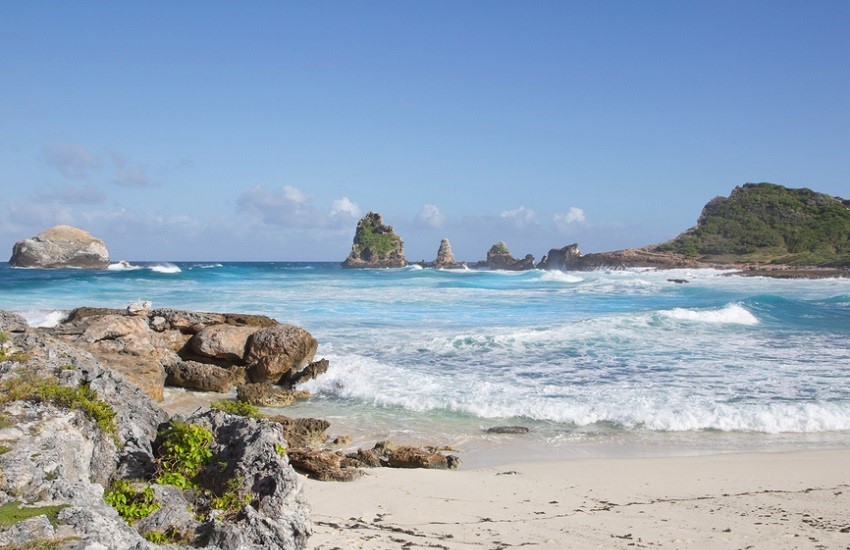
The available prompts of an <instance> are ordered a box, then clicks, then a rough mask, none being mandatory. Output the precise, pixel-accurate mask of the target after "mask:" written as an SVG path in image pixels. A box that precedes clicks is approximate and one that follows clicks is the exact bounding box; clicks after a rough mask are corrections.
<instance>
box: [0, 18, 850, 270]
mask: <svg viewBox="0 0 850 550" xmlns="http://www.w3.org/2000/svg"><path fill="white" fill-rule="evenodd" d="M0 44H2V47H0V250H2V249H5V250H7V251H8V253H9V254H11V249H12V245H13V244H14V242H15V241H17V240H20V239H22V238H25V237H29V236H32V235H35V234H36V233H38V232H40V231H41V230H43V229H45V228H47V227H49V226H51V225H54V224H58V223H70V224H73V225H77V226H79V227H82V228H84V229H86V230H88V231H90V232H91V233H93V234H94V235H96V236H98V237H100V238H102V239H104V240H105V241H106V243H107V246H108V247H109V249H110V252H111V255H112V257H113V259H115V260H118V259H130V260H181V259H182V260H342V259H343V258H344V257H345V256H346V254H347V253H348V250H349V249H350V246H351V238H352V236H353V232H354V226H355V224H356V220H357V218H358V217H359V216H361V215H363V214H365V213H366V212H368V211H369V210H375V211H380V212H382V213H383V216H384V220H385V222H386V223H389V224H391V225H393V226H394V227H395V228H396V230H397V231H398V232H399V233H400V234H401V235H402V237H403V238H404V240H405V245H406V250H407V255H408V259H411V260H419V259H423V258H424V259H433V257H434V256H435V255H436V251H437V247H438V244H439V241H440V238H442V237H448V238H449V239H450V240H451V241H452V244H453V247H454V249H455V252H456V254H457V256H458V257H459V258H462V259H467V260H477V259H481V258H483V257H484V256H485V254H486V251H487V249H488V248H489V247H490V245H492V244H493V243H495V242H497V241H500V240H502V241H505V242H506V243H507V244H508V246H509V247H510V249H511V250H512V252H513V253H514V255H516V256H523V255H525V254H526V253H532V254H534V255H535V256H536V257H538V258H539V257H540V256H541V255H542V254H543V253H545V252H546V251H547V250H548V249H549V248H552V247H559V246H563V245H566V244H569V243H572V242H576V241H577V242H578V243H579V245H580V247H581V248H582V250H584V251H601V250H610V249H617V248H624V247H631V246H639V245H644V244H650V243H655V242H661V241H664V240H667V239H669V238H671V237H674V236H675V235H676V234H678V233H679V232H680V231H682V230H684V229H686V228H687V227H689V226H691V225H693V224H694V222H695V221H696V219H697V217H698V215H699V213H700V210H701V208H702V206H703V204H704V203H705V202H707V201H708V200H709V199H711V198H712V197H714V196H716V195H728V194H729V192H730V191H731V190H732V188H734V187H735V186H736V185H740V184H743V183H745V182H751V181H772V182H775V183H781V184H784V185H788V186H790V187H810V188H812V189H815V190H818V191H822V192H826V193H830V194H835V195H842V196H844V197H848V196H850V93H848V90H850V2H846V1H834V2H818V1H815V2H781V1H771V2H755V1H746V2H740V1H734V2H733V1H713V2H680V1H675V2H674V1H670V2H658V1H647V2H631V1H616V2H605V1H600V2H596V1H594V2H567V1H560V2H543V1H539V2H519V1H517V2H498V1H494V2H442V1H440V2H438V1H426V2H303V3H283V2H240V3H237V2H207V1H204V2H3V3H0Z"/></svg>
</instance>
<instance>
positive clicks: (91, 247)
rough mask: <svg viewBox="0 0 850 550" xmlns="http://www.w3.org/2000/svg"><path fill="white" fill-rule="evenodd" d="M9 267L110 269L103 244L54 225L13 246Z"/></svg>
mask: <svg viewBox="0 0 850 550" xmlns="http://www.w3.org/2000/svg"><path fill="white" fill-rule="evenodd" d="M9 264H10V265H11V266H12V267H35V268H44V269H55V268H63V267H74V268H83V269H105V268H106V267H108V266H109V252H108V251H107V250H106V244H104V242H103V241H102V240H100V239H98V238H95V237H92V236H91V235H90V234H89V233H88V232H86V231H83V230H82V229H79V228H76V227H72V226H70V225H56V226H54V227H51V228H50V229H47V230H45V231H42V232H41V233H39V234H38V235H36V236H35V237H31V238H29V239H24V240H22V241H18V242H17V243H15V246H14V247H13V248H12V257H11V258H10V259H9Z"/></svg>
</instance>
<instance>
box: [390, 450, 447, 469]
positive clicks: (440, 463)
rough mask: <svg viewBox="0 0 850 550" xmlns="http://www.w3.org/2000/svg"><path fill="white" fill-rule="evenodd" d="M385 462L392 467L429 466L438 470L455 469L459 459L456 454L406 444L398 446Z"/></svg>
mask: <svg viewBox="0 0 850 550" xmlns="http://www.w3.org/2000/svg"><path fill="white" fill-rule="evenodd" d="M387 464H388V465H389V466H390V467H392V468H430V469H438V470H446V469H455V468H457V467H458V466H459V464H460V460H458V458H457V457H456V456H453V455H449V456H446V455H444V454H443V453H441V452H439V451H436V450H432V449H427V448H422V447H410V446H407V445H404V446H401V447H398V448H397V449H395V450H393V451H392V452H390V453H389V455H388V456H387Z"/></svg>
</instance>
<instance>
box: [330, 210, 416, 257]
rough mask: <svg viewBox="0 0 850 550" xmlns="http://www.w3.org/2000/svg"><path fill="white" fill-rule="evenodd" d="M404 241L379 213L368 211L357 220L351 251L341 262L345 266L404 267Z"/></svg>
mask: <svg viewBox="0 0 850 550" xmlns="http://www.w3.org/2000/svg"><path fill="white" fill-rule="evenodd" d="M406 265H407V259H406V258H405V257H404V242H403V241H402V240H401V237H399V236H398V235H396V234H395V232H394V231H393V228H392V227H391V226H389V225H384V222H383V220H382V219H381V215H380V214H378V213H377V212H369V213H368V214H366V215H365V216H363V218H362V219H361V220H360V221H359V222H357V229H356V230H355V233H354V243H353V244H352V246H351V253H350V254H349V255H348V258H346V259H345V261H344V262H343V263H342V266H343V267H347V268H374V267H404V266H406Z"/></svg>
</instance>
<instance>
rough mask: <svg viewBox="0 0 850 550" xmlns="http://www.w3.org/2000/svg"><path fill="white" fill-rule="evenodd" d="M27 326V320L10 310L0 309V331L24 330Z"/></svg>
mask: <svg viewBox="0 0 850 550" xmlns="http://www.w3.org/2000/svg"><path fill="white" fill-rule="evenodd" d="M27 328H29V324H28V323H27V320H26V319H24V318H23V317H21V316H20V315H18V314H17V313H12V312H11V311H3V310H2V309H0V332H25V331H26V330H27Z"/></svg>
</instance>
